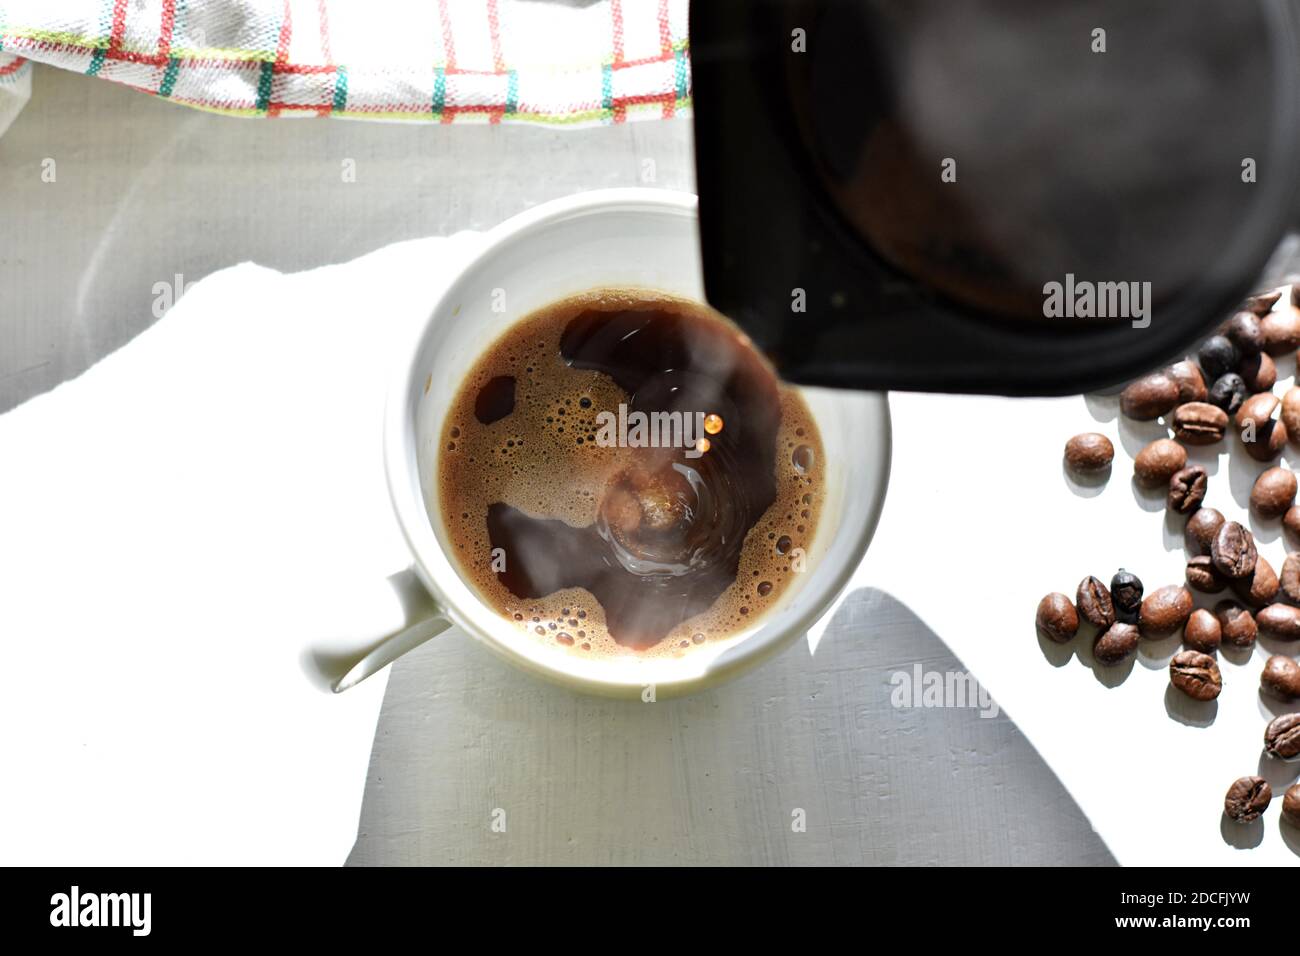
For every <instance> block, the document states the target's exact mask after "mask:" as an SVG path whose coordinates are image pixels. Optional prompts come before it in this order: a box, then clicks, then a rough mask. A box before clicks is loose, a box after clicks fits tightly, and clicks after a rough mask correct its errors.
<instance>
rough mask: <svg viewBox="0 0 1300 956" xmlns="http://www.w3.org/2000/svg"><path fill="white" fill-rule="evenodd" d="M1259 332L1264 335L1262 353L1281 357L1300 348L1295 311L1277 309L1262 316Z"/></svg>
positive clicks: (1298, 327)
mask: <svg viewBox="0 0 1300 956" xmlns="http://www.w3.org/2000/svg"><path fill="white" fill-rule="evenodd" d="M1259 330H1260V331H1261V332H1262V333H1263V334H1264V351H1265V352H1267V353H1268V354H1269V355H1281V354H1282V353H1283V352H1290V351H1293V350H1294V349H1295V348H1296V347H1297V346H1300V316H1297V315H1296V310H1295V309H1287V308H1283V309H1279V310H1278V311H1276V312H1270V313H1269V314H1268V315H1265V316H1262V317H1261V318H1260V320H1259Z"/></svg>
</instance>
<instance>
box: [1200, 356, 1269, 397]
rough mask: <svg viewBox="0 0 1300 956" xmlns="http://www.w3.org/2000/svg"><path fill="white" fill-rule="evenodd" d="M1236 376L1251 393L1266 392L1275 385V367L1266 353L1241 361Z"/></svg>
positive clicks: (1247, 357)
mask: <svg viewBox="0 0 1300 956" xmlns="http://www.w3.org/2000/svg"><path fill="white" fill-rule="evenodd" d="M1237 374H1238V375H1240V376H1241V380H1242V381H1243V382H1245V383H1246V388H1247V390H1248V391H1251V392H1267V391H1268V390H1269V389H1271V388H1272V387H1273V386H1274V385H1276V384H1277V365H1276V364H1275V363H1274V362H1273V360H1272V359H1271V358H1269V357H1268V353H1266V352H1260V353H1259V354H1258V355H1248V356H1246V358H1244V359H1242V360H1241V364H1240V365H1238V366H1237ZM1207 394H1208V393H1207Z"/></svg>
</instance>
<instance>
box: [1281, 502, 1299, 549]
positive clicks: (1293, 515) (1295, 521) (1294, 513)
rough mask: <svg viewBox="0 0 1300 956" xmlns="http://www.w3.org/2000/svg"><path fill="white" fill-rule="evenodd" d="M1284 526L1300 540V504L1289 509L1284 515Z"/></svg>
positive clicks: (1288, 532)
mask: <svg viewBox="0 0 1300 956" xmlns="http://www.w3.org/2000/svg"><path fill="white" fill-rule="evenodd" d="M1282 527H1283V528H1285V529H1286V531H1287V534H1289V535H1291V536H1292V537H1293V538H1295V539H1296V540H1297V541H1300V505H1297V506H1296V507H1294V508H1288V509H1287V512H1286V514H1284V515H1283V516H1282Z"/></svg>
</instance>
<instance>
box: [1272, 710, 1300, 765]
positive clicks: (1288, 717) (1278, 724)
mask: <svg viewBox="0 0 1300 956" xmlns="http://www.w3.org/2000/svg"><path fill="white" fill-rule="evenodd" d="M1264 749H1265V750H1266V751H1268V755H1269V756H1270V757H1278V758H1280V759H1282V760H1290V759H1291V758H1292V757H1300V714H1283V715H1282V716H1281V717H1276V718H1274V719H1273V721H1272V722H1271V723H1269V725H1268V726H1267V727H1266V728H1264Z"/></svg>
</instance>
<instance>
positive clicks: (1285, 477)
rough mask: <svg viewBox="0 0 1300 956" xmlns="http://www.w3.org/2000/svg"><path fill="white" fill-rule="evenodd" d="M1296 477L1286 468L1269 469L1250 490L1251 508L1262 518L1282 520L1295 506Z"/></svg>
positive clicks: (1256, 480)
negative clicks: (1288, 510)
mask: <svg viewBox="0 0 1300 956" xmlns="http://www.w3.org/2000/svg"><path fill="white" fill-rule="evenodd" d="M1295 493H1296V480H1295V475H1293V474H1292V473H1291V471H1290V470H1289V469H1286V468H1269V469H1268V470H1267V471H1265V472H1263V473H1262V474H1261V475H1260V476H1259V477H1258V478H1256V479H1255V485H1254V487H1253V488H1251V489H1250V506H1251V508H1253V509H1254V511H1255V514H1257V515H1259V516H1260V517H1261V518H1280V517H1282V515H1284V514H1286V512H1287V509H1288V508H1290V507H1291V506H1292V505H1293V504H1295Z"/></svg>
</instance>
